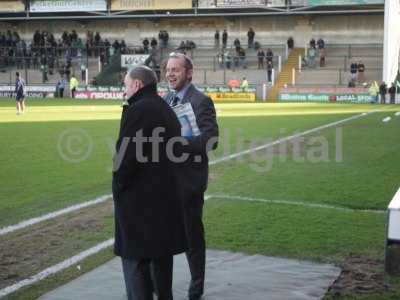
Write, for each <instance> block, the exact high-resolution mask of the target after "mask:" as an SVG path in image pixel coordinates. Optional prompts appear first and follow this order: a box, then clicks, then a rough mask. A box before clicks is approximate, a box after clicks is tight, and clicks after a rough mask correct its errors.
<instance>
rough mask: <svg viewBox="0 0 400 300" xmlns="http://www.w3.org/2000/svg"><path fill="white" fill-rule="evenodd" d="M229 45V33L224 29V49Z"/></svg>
mask: <svg viewBox="0 0 400 300" xmlns="http://www.w3.org/2000/svg"><path fill="white" fill-rule="evenodd" d="M227 44H228V32H226V29H224V32H223V33H222V47H224V48H226V45H227Z"/></svg>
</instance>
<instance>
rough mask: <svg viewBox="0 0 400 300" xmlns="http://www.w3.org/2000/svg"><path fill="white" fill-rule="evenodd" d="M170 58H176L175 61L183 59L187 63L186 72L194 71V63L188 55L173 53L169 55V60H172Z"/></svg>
mask: <svg viewBox="0 0 400 300" xmlns="http://www.w3.org/2000/svg"><path fill="white" fill-rule="evenodd" d="M170 58H175V59H179V58H182V59H183V61H184V63H185V69H186V70H193V62H192V60H191V59H190V57H189V56H187V55H186V54H183V53H179V52H172V53H170V54H169V57H168V59H170Z"/></svg>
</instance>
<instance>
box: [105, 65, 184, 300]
mask: <svg viewBox="0 0 400 300" xmlns="http://www.w3.org/2000/svg"><path fill="white" fill-rule="evenodd" d="M124 82H125V87H126V98H127V99H128V105H126V106H124V108H123V112H122V118H121V125H120V132H119V137H118V141H117V144H116V155H115V156H114V164H113V182H112V190H113V197H114V205H115V245H114V252H115V254H116V255H118V256H120V257H121V258H122V266H123V272H124V278H125V285H126V290H127V294H128V299H129V300H139V299H140V300H151V299H153V290H155V291H157V292H158V299H159V300H171V299H172V264H173V255H174V254H178V253H182V252H184V251H185V250H186V235H185V229H184V228H185V227H184V223H183V207H182V200H181V199H182V197H181V193H180V188H179V186H178V181H177V177H176V167H177V164H176V163H174V160H173V158H174V156H173V153H172V152H173V150H172V149H173V147H172V146H171V145H173V143H170V142H171V139H172V138H176V137H178V136H180V133H181V127H180V123H179V121H178V119H177V117H176V115H175V113H174V111H173V110H172V109H171V108H170V107H169V105H168V104H167V103H166V102H165V101H164V100H163V99H162V98H161V97H159V96H158V94H157V77H156V75H155V73H154V72H153V71H152V70H151V69H150V68H148V67H145V66H139V67H136V68H135V69H133V70H131V71H129V72H128V73H127V75H126V77H125V81H124ZM175 154H176V153H175ZM171 158H172V159H171ZM150 264H152V265H153V267H154V269H153V270H154V274H153V275H154V277H153V279H154V283H155V286H153V285H152V279H151V276H150Z"/></svg>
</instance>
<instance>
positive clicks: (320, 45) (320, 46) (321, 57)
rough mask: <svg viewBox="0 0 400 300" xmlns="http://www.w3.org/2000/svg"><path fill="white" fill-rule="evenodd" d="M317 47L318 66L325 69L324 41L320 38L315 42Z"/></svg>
mask: <svg viewBox="0 0 400 300" xmlns="http://www.w3.org/2000/svg"><path fill="white" fill-rule="evenodd" d="M317 45H318V51H319V66H320V67H325V58H326V51H325V41H324V40H323V39H322V38H319V39H318V41H317Z"/></svg>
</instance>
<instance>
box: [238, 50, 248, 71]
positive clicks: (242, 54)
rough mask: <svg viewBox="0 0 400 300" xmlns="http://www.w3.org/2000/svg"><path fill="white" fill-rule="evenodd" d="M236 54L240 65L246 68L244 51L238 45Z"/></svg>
mask: <svg viewBox="0 0 400 300" xmlns="http://www.w3.org/2000/svg"><path fill="white" fill-rule="evenodd" d="M238 54H239V64H240V66H241V67H242V68H243V69H246V68H247V61H246V51H245V50H244V49H243V48H242V47H239V50H238Z"/></svg>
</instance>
